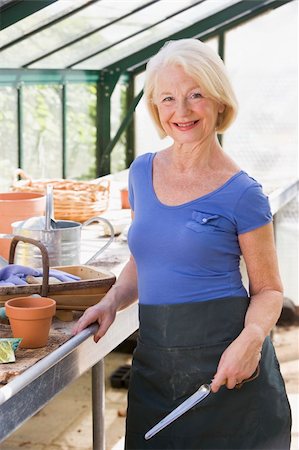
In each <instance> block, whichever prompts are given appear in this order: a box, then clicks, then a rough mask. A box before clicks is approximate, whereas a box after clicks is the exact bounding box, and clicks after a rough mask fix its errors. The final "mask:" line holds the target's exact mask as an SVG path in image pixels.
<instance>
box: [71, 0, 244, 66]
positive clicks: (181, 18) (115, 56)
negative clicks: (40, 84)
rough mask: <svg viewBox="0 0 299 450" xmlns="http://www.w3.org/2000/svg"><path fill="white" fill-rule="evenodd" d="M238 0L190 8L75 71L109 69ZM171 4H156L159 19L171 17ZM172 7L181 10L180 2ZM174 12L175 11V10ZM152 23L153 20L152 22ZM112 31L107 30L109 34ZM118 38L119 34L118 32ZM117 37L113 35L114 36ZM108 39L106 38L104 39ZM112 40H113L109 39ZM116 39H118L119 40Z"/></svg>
mask: <svg viewBox="0 0 299 450" xmlns="http://www.w3.org/2000/svg"><path fill="white" fill-rule="evenodd" d="M236 2H237V1H236V0H223V1H221V2H218V1H217V2H203V3H200V4H198V5H196V6H194V7H193V8H190V9H189V10H187V11H184V12H182V13H180V14H178V15H177V16H175V17H173V18H171V19H167V20H165V21H164V22H162V23H161V24H159V25H156V26H154V27H153V28H151V29H149V30H146V31H143V32H140V33H139V34H138V35H136V36H134V37H131V38H129V39H127V40H124V41H123V42H121V43H119V44H117V45H116V46H115V47H112V48H110V49H108V50H106V51H104V52H103V53H100V54H99V55H96V56H94V57H91V58H89V59H87V60H86V61H83V62H82V63H79V64H76V65H74V68H76V69H84V68H85V69H101V68H103V67H106V66H108V65H110V64H112V63H114V62H116V61H117V60H119V59H123V58H125V57H126V56H129V55H130V54H132V53H134V52H136V51H138V50H141V49H142V48H144V47H145V46H146V47H147V46H149V45H151V44H153V43H154V42H157V41H159V40H160V39H164V38H167V36H170V35H171V34H173V33H175V32H177V31H180V30H182V29H184V28H186V27H188V26H190V25H192V24H194V22H196V21H199V20H201V19H203V18H205V17H207V16H209V15H210V14H212V13H215V12H216V11H218V10H222V9H224V8H225V7H227V6H228V5H231V4H233V3H236ZM192 3H194V1H188V2H187V1H186V2H184V6H188V4H189V5H191V4H192ZM169 5H170V3H169V2H168V0H162V1H160V2H159V3H158V4H157V7H156V8H157V10H156V13H157V17H160V19H163V17H164V18H165V17H166V16H168V15H169ZM172 5H173V8H175V9H176V10H179V9H182V4H181V2H173V4H172ZM172 11H173V10H172ZM152 22H153V21H151V20H150V23H152ZM109 30H110V27H109V29H108V30H107V32H108V31H109ZM116 32H117V36H118V35H119V33H120V31H119V30H116ZM113 35H114V34H113ZM105 38H106V39H108V37H107V36H105ZM110 40H111V37H110ZM116 40H117V39H115V41H116Z"/></svg>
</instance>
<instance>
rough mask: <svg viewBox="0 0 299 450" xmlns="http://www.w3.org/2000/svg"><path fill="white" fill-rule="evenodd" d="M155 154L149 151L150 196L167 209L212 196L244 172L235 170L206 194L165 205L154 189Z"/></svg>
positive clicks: (184, 205) (181, 206) (180, 206)
mask: <svg viewBox="0 0 299 450" xmlns="http://www.w3.org/2000/svg"><path fill="white" fill-rule="evenodd" d="M156 155H157V152H154V153H150V158H149V170H148V178H149V184H150V188H151V193H152V196H153V197H154V199H155V201H156V202H157V203H158V205H159V206H161V207H162V208H169V209H177V208H184V207H186V206H189V205H192V204H193V203H196V202H198V201H201V200H204V199H206V198H208V197H212V196H213V195H215V194H217V193H218V192H219V191H221V190H223V189H224V188H226V186H228V185H229V184H230V183H231V182H232V181H234V180H235V179H236V178H238V177H239V176H240V175H242V174H243V173H244V171H243V170H239V172H236V173H235V174H234V175H232V176H231V177H230V178H229V179H228V180H227V181H226V182H225V183H223V184H222V185H221V186H219V187H218V188H217V189H214V190H213V191H211V192H208V193H207V194H204V195H201V196H200V197H197V198H195V199H193V200H189V201H188V202H185V203H181V204H179V205H166V204H165V203H163V202H161V200H160V199H159V198H158V196H157V194H156V191H155V189H154V180H153V161H154V158H155V156H156Z"/></svg>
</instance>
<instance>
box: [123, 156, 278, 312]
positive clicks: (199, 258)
mask: <svg viewBox="0 0 299 450" xmlns="http://www.w3.org/2000/svg"><path fill="white" fill-rule="evenodd" d="M154 156H155V153H147V154H145V155H141V156H139V157H138V158H136V159H135V161H134V162H133V164H132V165H131V168H130V172H129V201H130V205H131V207H132V209H133V210H134V220H133V222H132V225H131V227H130V229H129V232H128V243H129V247H130V250H131V252H132V254H133V256H134V259H135V261H136V266H137V273H138V293H139V301H140V303H142V304H169V303H183V302H194V301H205V300H209V299H215V298H224V297H232V296H235V297H242V296H247V295H248V293H247V292H246V289H245V287H244V286H243V284H242V280H241V274H240V269H239V263H240V255H241V250H240V246H239V242H238V235H239V234H241V233H245V232H247V231H250V230H253V229H255V228H258V227H261V226H263V225H265V224H267V223H269V222H270V221H271V220H272V215H271V211H270V206H269V202H268V199H267V197H266V196H265V195H264V194H263V191H262V188H261V185H260V184H259V183H257V181H255V180H254V179H253V178H251V177H250V176H248V175H247V173H245V172H244V171H240V172H238V173H237V174H235V175H234V176H232V177H231V178H230V179H229V180H228V181H227V182H226V183H225V184H224V185H222V186H221V187H219V188H218V189H216V190H214V191H213V192H211V193H209V194H207V195H204V196H202V197H200V198H198V199H196V200H192V201H189V202H187V203H184V204H182V205H179V206H167V205H164V204H162V203H161V202H160V201H159V199H158V198H157V196H156V194H155V192H154V189H153V182H152V163H153V158H154Z"/></svg>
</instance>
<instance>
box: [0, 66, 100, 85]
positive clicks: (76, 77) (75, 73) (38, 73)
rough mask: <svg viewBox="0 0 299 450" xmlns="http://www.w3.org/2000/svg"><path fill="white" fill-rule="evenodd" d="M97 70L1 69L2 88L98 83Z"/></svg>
mask: <svg viewBox="0 0 299 450" xmlns="http://www.w3.org/2000/svg"><path fill="white" fill-rule="evenodd" d="M100 77H101V74H100V72H99V71H97V70H65V69H64V70H58V69H0V86H1V85H4V86H13V85H18V84H19V83H20V82H22V83H26V84H61V83H64V82H68V83H96V82H97V81H99V79H100Z"/></svg>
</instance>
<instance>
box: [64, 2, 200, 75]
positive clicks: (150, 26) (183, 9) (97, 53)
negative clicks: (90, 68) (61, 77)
mask: <svg viewBox="0 0 299 450" xmlns="http://www.w3.org/2000/svg"><path fill="white" fill-rule="evenodd" d="M204 1H206V0H198V1H197V2H196V3H193V4H192V5H189V6H186V7H185V8H182V9H180V10H179V11H177V12H175V13H173V14H170V15H169V16H167V17H165V18H164V19H161V20H159V21H158V22H155V23H153V24H151V25H148V26H147V27H145V28H143V29H142V30H139V31H136V32H135V33H132V34H130V35H129V36H127V37H126V38H124V39H120V40H119V41H116V42H114V43H113V44H110V45H107V46H106V47H104V48H101V49H100V50H98V51H96V52H94V53H91V54H90V55H88V56H85V57H84V58H81V59H78V60H77V61H75V62H73V63H72V64H70V65H69V66H67V68H68V69H70V68H71V67H73V66H75V65H76V64H79V63H81V62H83V61H86V60H87V59H89V58H92V57H93V56H97V55H99V54H100V53H103V52H104V51H106V50H109V49H110V48H112V47H115V46H116V45H118V44H120V43H123V42H125V41H127V40H128V39H130V38H132V37H134V36H137V35H138V34H140V33H143V32H144V31H147V30H150V29H151V28H153V27H155V26H156V25H160V24H161V23H163V22H165V20H169V19H172V18H173V17H175V16H177V15H179V14H181V13H182V12H184V11H187V10H188V9H191V8H194V7H195V6H197V5H198V4H199V3H202V2H204Z"/></svg>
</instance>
